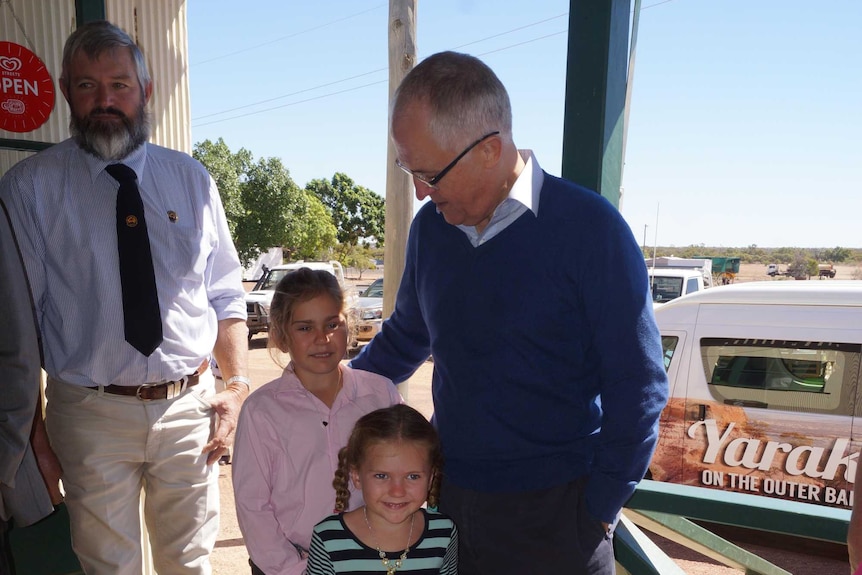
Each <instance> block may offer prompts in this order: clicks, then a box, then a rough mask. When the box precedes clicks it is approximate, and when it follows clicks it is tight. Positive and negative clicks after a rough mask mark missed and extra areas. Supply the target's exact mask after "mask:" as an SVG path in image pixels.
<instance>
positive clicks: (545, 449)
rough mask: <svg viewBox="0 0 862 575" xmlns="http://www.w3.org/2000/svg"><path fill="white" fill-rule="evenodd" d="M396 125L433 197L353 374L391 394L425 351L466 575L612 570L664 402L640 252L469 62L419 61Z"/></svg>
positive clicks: (491, 77)
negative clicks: (524, 143) (523, 134)
mask: <svg viewBox="0 0 862 575" xmlns="http://www.w3.org/2000/svg"><path fill="white" fill-rule="evenodd" d="M390 122H391V125H390V128H391V135H392V139H393V141H394V144H395V149H396V151H397V154H398V159H397V163H398V165H399V166H400V167H401V168H402V169H403V170H404V171H406V172H408V173H409V174H410V175H411V176H412V178H413V183H414V185H415V188H416V197H417V198H419V199H420V200H422V199H424V198H426V197H428V198H430V199H431V202H429V203H427V204H426V205H425V206H424V207H423V208H422V209H421V210H420V211H419V213H418V214H417V215H416V218H415V219H414V221H413V224H412V227H411V229H410V236H409V239H408V244H407V260H406V268H405V271H404V276H403V279H402V281H401V286H400V288H399V290H398V296H397V299H396V303H395V310H394V312H393V314H392V316H391V317H390V318H389V319H388V320H387V321H386V322H385V323H384V324H383V328H382V331H381V333H380V334H379V335H378V336H377V337H375V338H374V340H373V341H372V342H371V343H370V344H369V345H368V346H367V347H366V348H365V349H364V350H363V352H362V353H361V354H360V355H359V356H358V357H357V358H356V359H355V360H353V366H354V367H357V368H359V369H365V370H369V371H373V372H377V373H381V374H383V375H385V376H387V377H389V378H391V379H393V380H394V381H396V382H401V381H404V380H405V379H406V378H408V377H409V376H410V375H411V374H412V373H413V372H414V371H415V370H416V368H417V367H418V366H419V365H420V364H421V363H422V362H423V361H425V359H426V358H427V357H428V355H429V353H430V354H432V355H433V357H434V376H433V383H432V390H433V398H434V411H435V414H434V420H435V424H436V425H437V427H438V429H439V432H440V436H441V439H442V441H443V448H444V452H445V457H446V467H445V480H444V486H443V491H442V494H441V499H440V510H441V511H443V512H445V513H447V514H449V515H450V516H451V517H452V518H453V519H454V520H455V521H456V523H457V524H458V529H459V532H460V534H461V539H460V542H461V552H460V555H459V561H460V562H459V572H460V573H461V574H462V575H473V574H483V575H490V574H493V575H506V574H512V575H515V574H517V575H523V574H525V573H542V572H549V573H590V574H611V573H613V572H614V559H613V547H612V544H611V534H612V531H613V525H614V524H615V522H616V520H617V517H618V515H619V512H620V509H621V508H622V506H623V504H624V503H625V502H626V500H627V499H628V498H629V496H630V495H631V494H632V492H633V491H634V488H635V485H636V484H637V483H638V481H639V480H640V479H641V478H642V477H643V476H644V473H645V471H646V470H647V465H648V463H649V460H650V457H651V455H652V452H653V448H654V446H655V442H656V438H657V428H658V418H659V414H660V412H661V410H662V408H663V407H664V405H665V402H666V401H667V391H668V384H667V377H666V375H665V371H664V367H663V363H662V352H661V343H660V337H659V333H658V329H657V328H656V325H655V320H654V317H653V312H652V299H651V298H650V294H649V286H648V282H647V275H646V267H645V266H644V260H643V255H642V254H641V251H640V248H639V247H638V245H637V241H636V240H635V239H634V237H633V235H632V233H631V231H630V229H629V227H628V226H627V224H626V223H625V222H624V220H623V219H622V217H621V216H620V214H619V212H618V211H617V210H616V209H615V208H614V207H613V206H612V205H611V204H610V203H608V202H607V201H606V200H605V199H604V198H602V197H601V196H600V195H599V194H597V193H595V192H593V191H591V190H587V189H585V188H582V187H580V186H578V185H576V184H573V183H571V182H567V181H565V180H561V179H559V178H555V177H553V176H551V175H549V174H547V173H545V172H543V171H542V169H541V168H540V167H539V164H538V162H537V160H536V158H535V157H534V155H533V154H532V152H531V151H529V150H519V149H518V148H517V147H516V146H515V144H514V142H513V140H512V112H511V106H510V103H509V97H508V95H507V93H506V89H505V88H504V87H503V85H502V84H501V83H500V81H499V79H498V78H497V77H496V75H495V74H494V73H493V72H492V71H491V70H490V69H489V68H488V67H487V66H486V65H485V64H483V63H482V62H481V61H479V60H478V59H476V58H474V57H471V56H467V55H464V54H458V53H453V52H444V53H440V54H435V55H433V56H430V57H429V58H427V59H426V60H424V61H423V62H422V63H420V64H419V65H418V66H416V68H414V69H413V70H412V71H411V72H410V73H409V74H408V75H407V77H406V78H405V79H404V81H403V82H402V84H401V86H400V87H399V88H398V91H397V93H396V96H395V102H394V106H393V109H392V114H391V119H390Z"/></svg>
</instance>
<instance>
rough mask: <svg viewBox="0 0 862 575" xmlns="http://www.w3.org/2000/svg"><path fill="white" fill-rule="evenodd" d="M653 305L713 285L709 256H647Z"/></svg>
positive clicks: (646, 261)
mask: <svg viewBox="0 0 862 575" xmlns="http://www.w3.org/2000/svg"><path fill="white" fill-rule="evenodd" d="M645 263H646V266H647V273H648V274H649V282H650V290H651V291H652V299H653V305H660V304H664V303H667V302H669V301H671V300H674V299H676V298H678V297H681V296H684V295H688V294H690V293H694V292H698V291H703V290H705V289H707V288H711V287H713V282H712V260H711V259H709V258H677V257H673V256H668V257H660V258H647V259H646V260H645Z"/></svg>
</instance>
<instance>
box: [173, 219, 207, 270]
mask: <svg viewBox="0 0 862 575" xmlns="http://www.w3.org/2000/svg"><path fill="white" fill-rule="evenodd" d="M168 234H169V238H170V242H169V245H168V257H167V258H166V261H167V263H168V266H169V267H168V270H167V271H168V274H170V276H172V277H174V278H177V279H184V280H193V281H196V282H200V281H202V279H203V277H204V273H205V271H206V264H207V259H208V258H209V255H210V253H211V251H212V245H211V242H210V241H209V240H208V239H207V236H206V235H205V234H204V233H203V232H202V231H201V230H199V229H196V228H183V227H179V226H174V227H172V228H171V229H170V230H169V232H168Z"/></svg>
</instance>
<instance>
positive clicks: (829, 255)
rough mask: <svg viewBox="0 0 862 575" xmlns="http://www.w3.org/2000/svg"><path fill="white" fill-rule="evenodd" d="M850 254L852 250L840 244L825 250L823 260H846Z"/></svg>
mask: <svg viewBox="0 0 862 575" xmlns="http://www.w3.org/2000/svg"><path fill="white" fill-rule="evenodd" d="M850 256H851V252H850V250H848V249H847V248H842V247H838V246H836V247H834V248H832V249H829V250H824V251H823V260H825V261H829V262H844V261H847V260H848V259H850Z"/></svg>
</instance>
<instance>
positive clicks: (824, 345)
mask: <svg viewBox="0 0 862 575" xmlns="http://www.w3.org/2000/svg"><path fill="white" fill-rule="evenodd" d="M700 350H701V358H702V360H703V369H704V373H705V375H706V381H707V382H708V383H709V390H710V393H711V394H712V395H713V397H715V398H716V399H717V400H719V401H722V402H723V403H727V404H732V405H742V406H748V407H762V408H770V409H781V410H789V411H802V412H826V413H834V414H843V415H851V414H852V413H853V405H854V403H855V397H856V384H857V379H858V372H859V364H860V350H862V346H860V345H859V344H845V343H828V342H800V341H788V340H758V339H722V338H704V339H701V340H700Z"/></svg>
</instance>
